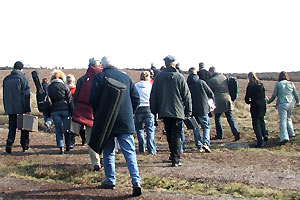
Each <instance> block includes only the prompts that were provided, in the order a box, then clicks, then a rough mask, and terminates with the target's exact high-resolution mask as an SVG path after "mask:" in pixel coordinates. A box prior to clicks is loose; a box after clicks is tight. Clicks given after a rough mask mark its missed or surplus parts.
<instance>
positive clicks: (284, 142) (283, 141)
mask: <svg viewBox="0 0 300 200" xmlns="http://www.w3.org/2000/svg"><path fill="white" fill-rule="evenodd" d="M288 141H289V140H282V141H280V142H279V145H280V146H281V145H285V144H286V143H287V142H288Z"/></svg>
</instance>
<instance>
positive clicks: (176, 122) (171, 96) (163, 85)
mask: <svg viewBox="0 0 300 200" xmlns="http://www.w3.org/2000/svg"><path fill="white" fill-rule="evenodd" d="M164 61H165V65H166V69H164V70H163V71H162V72H160V73H159V74H158V75H157V77H156V78H155V80H154V83H153V86H152V90H151V94H150V109H151V112H152V114H153V115H154V116H156V115H157V114H158V118H159V119H163V123H164V125H165V130H166V135H167V140H168V144H169V149H170V153H171V155H170V159H171V161H172V167H178V166H181V165H182V163H181V162H180V146H181V144H180V138H181V130H182V123H183V119H184V118H185V116H189V115H191V114H192V100H191V94H190V90H189V88H188V85H187V83H186V81H185V78H184V76H183V75H182V74H180V73H179V72H178V71H177V70H176V69H175V64H176V63H175V58H174V57H173V56H170V55H169V56H167V57H165V58H164Z"/></svg>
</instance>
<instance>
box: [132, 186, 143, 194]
mask: <svg viewBox="0 0 300 200" xmlns="http://www.w3.org/2000/svg"><path fill="white" fill-rule="evenodd" d="M132 188H133V190H132V196H134V197H137V196H140V195H141V194H142V187H141V184H140V183H135V184H133V186H132Z"/></svg>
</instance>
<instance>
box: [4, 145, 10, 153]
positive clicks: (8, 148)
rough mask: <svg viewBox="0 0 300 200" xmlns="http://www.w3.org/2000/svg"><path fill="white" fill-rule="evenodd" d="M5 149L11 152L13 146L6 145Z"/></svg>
mask: <svg viewBox="0 0 300 200" xmlns="http://www.w3.org/2000/svg"><path fill="white" fill-rule="evenodd" d="M5 151H6V153H9V154H11V146H8V145H6V147H5Z"/></svg>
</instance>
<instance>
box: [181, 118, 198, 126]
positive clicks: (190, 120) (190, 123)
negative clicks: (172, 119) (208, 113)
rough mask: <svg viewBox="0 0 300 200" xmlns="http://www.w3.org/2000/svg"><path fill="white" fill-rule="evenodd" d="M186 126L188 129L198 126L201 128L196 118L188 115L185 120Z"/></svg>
mask: <svg viewBox="0 0 300 200" xmlns="http://www.w3.org/2000/svg"><path fill="white" fill-rule="evenodd" d="M183 122H184V124H185V126H186V128H187V129H196V128H199V125H198V123H197V121H196V119H195V117H186V118H185V119H184V120H183Z"/></svg>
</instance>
